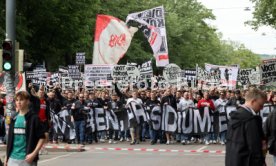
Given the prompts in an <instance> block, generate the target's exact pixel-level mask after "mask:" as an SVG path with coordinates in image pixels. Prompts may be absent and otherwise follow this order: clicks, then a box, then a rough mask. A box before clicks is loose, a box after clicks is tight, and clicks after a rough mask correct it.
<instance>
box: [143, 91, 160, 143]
mask: <svg viewBox="0 0 276 166" xmlns="http://www.w3.org/2000/svg"><path fill="white" fill-rule="evenodd" d="M157 105H160V101H159V100H157V97H156V92H151V98H150V99H149V100H147V101H146V110H147V111H148V113H149V115H150V114H151V110H152V109H153V108H154V107H155V106H157ZM152 123H153V122H152V121H150V122H149V132H150V138H151V144H152V145H154V144H156V142H157V137H158V135H159V134H160V131H156V130H154V129H153V126H152Z"/></svg>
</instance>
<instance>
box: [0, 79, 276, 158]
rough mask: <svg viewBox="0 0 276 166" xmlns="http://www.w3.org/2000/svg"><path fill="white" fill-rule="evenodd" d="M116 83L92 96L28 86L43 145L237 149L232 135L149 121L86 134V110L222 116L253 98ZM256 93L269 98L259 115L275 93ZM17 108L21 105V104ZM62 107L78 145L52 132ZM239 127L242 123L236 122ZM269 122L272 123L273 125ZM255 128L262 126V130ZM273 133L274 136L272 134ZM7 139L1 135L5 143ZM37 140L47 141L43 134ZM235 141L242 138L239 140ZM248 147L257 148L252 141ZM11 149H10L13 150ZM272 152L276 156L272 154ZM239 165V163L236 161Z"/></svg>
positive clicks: (233, 93)
mask: <svg viewBox="0 0 276 166" xmlns="http://www.w3.org/2000/svg"><path fill="white" fill-rule="evenodd" d="M113 84H114V87H115V89H114V90H112V91H110V90H106V89H102V90H92V91H85V89H82V90H79V91H74V90H69V89H68V90H62V89H61V87H60V86H59V85H57V86H55V87H53V88H51V89H49V90H48V91H47V92H46V91H45V88H44V87H43V86H41V87H39V88H38V90H36V88H35V87H34V86H33V85H32V84H29V85H28V94H29V97H24V99H25V98H26V99H28V100H30V103H29V104H28V109H29V110H30V112H32V113H35V114H36V115H37V116H38V118H39V120H40V124H41V125H40V126H41V130H42V131H43V132H44V133H45V140H46V141H45V142H52V143H55V144H56V143H59V142H61V141H66V142H67V143H76V144H82V145H85V144H92V143H94V142H95V143H97V142H102V143H103V142H108V143H110V144H112V143H118V142H123V141H129V142H130V144H131V145H135V144H139V143H140V142H146V141H147V140H149V141H150V143H151V144H152V145H154V144H157V143H160V144H172V143H179V144H183V145H185V144H191V143H205V144H206V145H209V144H218V143H220V144H222V145H224V144H225V143H227V142H228V144H229V143H231V145H228V146H229V147H231V146H233V144H237V142H235V140H233V139H232V138H229V136H228V137H226V134H227V131H224V132H219V131H218V130H216V129H214V130H212V132H210V133H208V134H204V135H190V134H189V135H187V134H178V133H170V132H163V131H155V130H153V129H152V126H151V125H150V124H149V123H147V122H144V123H142V124H137V123H130V124H131V125H130V126H129V128H128V129H126V130H124V131H122V130H121V131H118V130H114V129H112V128H109V129H108V130H107V131H101V132H94V133H87V132H86V118H87V109H86V108H104V109H106V110H107V109H112V110H114V113H115V114H118V116H120V115H119V114H121V113H122V112H124V111H126V110H127V109H128V105H129V103H130V102H132V101H135V102H137V103H139V104H141V105H143V106H144V107H145V108H147V111H150V110H151V109H152V108H153V107H154V106H156V105H160V106H163V105H170V106H171V107H173V108H174V109H175V110H177V111H183V110H185V109H187V108H190V107H192V108H195V107H196V108H201V107H209V109H210V110H211V111H212V113H213V114H214V115H215V114H218V113H219V112H218V110H219V109H218V108H219V107H221V106H237V107H238V108H239V107H241V108H243V107H244V104H246V102H248V101H247V100H248V99H247V100H246V98H248V94H250V93H249V92H248V91H250V90H219V89H216V88H213V89H210V90H208V91H202V90H192V89H191V90H184V89H182V90H179V89H177V88H176V87H170V88H167V89H162V90H161V89H158V88H156V89H146V90H145V89H143V90H139V89H135V88H134V89H133V90H130V89H129V88H124V89H119V88H118V86H117V83H116V82H113ZM258 93H261V94H263V96H265V101H264V102H263V103H261V102H259V103H257V104H256V103H254V104H255V107H257V106H256V105H258V106H259V107H257V108H258V110H260V109H261V107H262V106H263V104H264V103H270V104H275V103H276V93H275V92H273V91H267V92H263V91H257V92H255V95H256V96H257V97H258ZM253 95H254V94H253ZM263 96H261V97H263ZM19 97H20V96H19ZM250 97H251V98H250V99H252V98H254V96H253V97H252V94H251V96H250ZM254 99H255V98H254ZM1 103H2V105H0V113H1V114H2V113H3V114H2V116H4V106H5V100H4V99H1ZM16 106H18V104H17V105H16ZM64 108H66V109H68V110H70V111H69V112H70V115H71V121H72V122H73V123H74V128H75V131H76V139H74V140H65V138H64V137H63V138H62V137H60V133H57V132H56V131H55V130H54V129H53V127H52V126H53V120H52V117H51V114H57V113H58V112H59V111H61V110H62V109H64ZM245 109H248V110H250V111H251V109H253V108H249V107H245ZM88 110H89V109H88ZM17 111H20V108H17ZM252 112H253V113H254V115H256V114H258V113H255V112H254V111H252ZM273 115H274V114H273ZM235 116H238V117H237V118H238V119H239V118H241V117H242V116H244V115H243V114H240V115H239V114H238V115H234V116H233V117H234V119H235ZM271 116H272V113H271ZM273 118H274V119H273ZM241 119H242V118H241ZM268 119H269V120H268V123H269V125H265V126H266V129H265V130H264V131H265V132H264V135H262V137H261V138H262V141H264V140H266V142H268V143H269V144H270V150H271V149H272V147H273V146H271V144H272V143H271V142H273V145H274V142H275V141H274V133H275V130H274V129H275V116H273V117H272V119H271V117H270V116H269V118H268ZM246 120H248V119H246ZM238 122H240V121H239V120H238ZM230 123H231V122H230ZM242 123H243V121H242ZM271 123H273V124H272V125H271ZM15 124H17V123H15ZM237 124H238V123H237ZM231 125H233V126H234V128H235V127H238V126H239V125H235V124H232V123H231ZM273 125H274V129H273V130H271V126H273ZM256 126H257V127H258V125H256ZM256 126H253V127H256ZM3 129H4V128H3V127H2V128H1V130H3ZM233 130H234V129H233V128H230V131H231V132H232V133H231V134H233ZM260 131H261V133H263V130H262V129H260ZM271 131H274V133H273V132H271ZM0 133H3V134H4V133H5V131H1V132H0ZM39 133H41V132H39ZM3 134H2V135H1V136H2V137H3V138H4V135H3ZM228 135H229V134H228ZM271 135H272V136H271ZM237 136H238V135H236V137H237ZM38 138H44V137H43V136H41V135H40V136H39V137H38ZM271 138H273V140H271ZM38 140H39V139H37V140H36V142H38ZM236 140H238V139H237V138H236ZM3 141H5V140H3ZM250 143H254V141H253V142H250ZM274 146H275V145H274ZM10 147H12V146H11V145H10ZM39 147H41V145H39ZM231 148H232V149H231ZM231 148H229V149H231V150H230V151H229V152H231V153H234V151H235V148H237V149H238V148H239V146H238V145H237V146H234V147H231ZM233 148H234V149H233ZM241 148H242V147H241ZM275 148H276V147H275ZM32 149H33V150H34V149H35V147H32ZM261 150H263V149H261ZM271 151H272V150H271ZM9 153H11V152H9ZM273 153H275V152H274V151H273ZM12 154H13V153H12ZM15 154H16V153H15ZM231 160H232V159H231ZM236 160H237V161H238V159H236Z"/></svg>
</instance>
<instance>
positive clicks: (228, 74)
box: [205, 64, 239, 89]
mask: <svg viewBox="0 0 276 166" xmlns="http://www.w3.org/2000/svg"><path fill="white" fill-rule="evenodd" d="M205 69H206V71H208V72H218V73H220V86H222V87H228V88H230V89H236V83H237V79H238V71H239V68H238V67H233V66H219V65H211V64H205Z"/></svg>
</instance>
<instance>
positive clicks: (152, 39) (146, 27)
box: [126, 6, 169, 67]
mask: <svg viewBox="0 0 276 166" xmlns="http://www.w3.org/2000/svg"><path fill="white" fill-rule="evenodd" d="M131 20H132V21H135V22H138V23H140V24H141V25H140V26H139V28H140V29H141V30H142V31H143V33H144V35H145V37H146V38H147V39H148V42H149V43H150V46H151V48H152V50H153V53H154V57H155V59H156V66H159V67H164V66H166V65H167V64H169V55H168V52H169V51H168V45H167V35H166V26H165V12H164V7H163V6H159V7H156V8H152V9H149V10H144V11H141V12H137V13H131V14H129V15H128V16H127V20H126V22H127V23H128V22H130V21H131Z"/></svg>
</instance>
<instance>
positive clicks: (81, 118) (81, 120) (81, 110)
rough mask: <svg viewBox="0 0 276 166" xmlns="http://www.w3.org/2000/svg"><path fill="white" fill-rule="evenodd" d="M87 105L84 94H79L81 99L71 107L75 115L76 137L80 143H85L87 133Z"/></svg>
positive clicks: (72, 113)
mask: <svg viewBox="0 0 276 166" xmlns="http://www.w3.org/2000/svg"><path fill="white" fill-rule="evenodd" d="M85 107H86V103H85V101H84V95H83V94H82V93H81V94H79V100H77V101H76V102H75V103H73V105H72V107H71V109H72V111H71V115H72V116H73V119H74V123H75V130H76V139H77V141H78V143H80V144H84V134H85V132H84V131H85Z"/></svg>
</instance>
